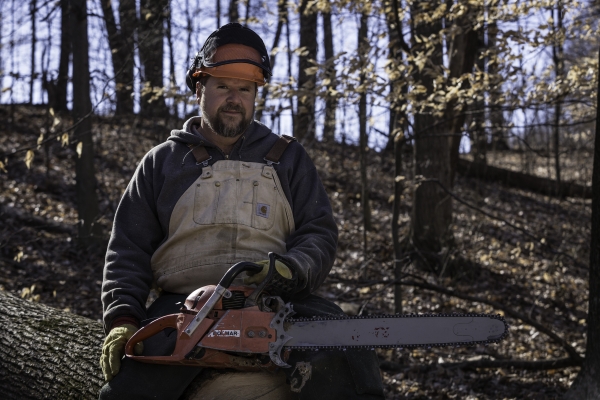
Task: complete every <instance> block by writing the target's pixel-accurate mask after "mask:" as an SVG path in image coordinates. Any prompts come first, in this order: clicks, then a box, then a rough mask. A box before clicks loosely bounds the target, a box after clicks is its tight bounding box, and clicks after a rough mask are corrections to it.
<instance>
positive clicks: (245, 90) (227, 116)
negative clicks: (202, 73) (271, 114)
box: [197, 77, 256, 137]
mask: <svg viewBox="0 0 600 400" xmlns="http://www.w3.org/2000/svg"><path fill="white" fill-rule="evenodd" d="M200 90H201V91H202V92H201V93H197V95H198V96H201V98H200V110H201V111H202V119H203V120H204V122H205V123H206V124H207V125H208V127H209V128H210V129H212V131H213V132H215V133H216V134H217V135H220V136H223V137H235V136H239V135H241V134H242V133H244V131H245V130H246V128H248V126H249V125H250V124H251V123H252V120H253V118H254V99H255V96H256V84H255V83H254V82H250V81H246V80H242V79H235V78H216V77H209V78H208V80H207V81H206V85H205V86H203V87H202V88H201V89H200Z"/></svg>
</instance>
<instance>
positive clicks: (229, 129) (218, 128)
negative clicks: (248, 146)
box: [202, 104, 254, 138]
mask: <svg viewBox="0 0 600 400" xmlns="http://www.w3.org/2000/svg"><path fill="white" fill-rule="evenodd" d="M223 111H236V112H239V113H240V114H241V116H242V120H241V121H240V122H239V123H238V124H234V122H233V121H231V119H230V118H229V117H227V116H224V115H223V114H222V112H223ZM245 115H246V110H245V109H244V107H242V106H241V105H231V104H229V105H224V106H222V107H219V108H218V109H217V112H216V114H215V115H214V116H212V117H211V116H210V115H208V114H207V113H206V111H205V108H204V107H202V119H203V120H204V121H205V122H206V123H207V125H208V127H209V128H210V129H212V130H213V132H215V133H216V134H217V135H219V136H223V137H227V138H230V137H236V136H238V135H241V134H242V133H244V131H245V130H246V129H247V128H248V126H250V124H251V123H252V120H253V119H254V106H252V114H250V117H249V118H244V116H245ZM227 120H229V121H227Z"/></svg>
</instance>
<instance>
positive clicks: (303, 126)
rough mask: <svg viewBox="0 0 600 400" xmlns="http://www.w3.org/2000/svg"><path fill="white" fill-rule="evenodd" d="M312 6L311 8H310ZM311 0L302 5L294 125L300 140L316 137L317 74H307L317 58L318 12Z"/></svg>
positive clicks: (304, 0) (295, 133)
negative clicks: (296, 105)
mask: <svg viewBox="0 0 600 400" xmlns="http://www.w3.org/2000/svg"><path fill="white" fill-rule="evenodd" d="M309 6H311V8H309ZM312 6H313V3H312V2H311V1H309V0H302V2H301V3H300V9H299V12H300V48H301V49H303V50H302V52H301V53H300V55H299V57H298V92H297V98H298V110H297V112H296V121H295V123H294V136H295V137H297V138H298V140H312V139H314V137H315V85H316V80H317V76H316V74H307V71H306V70H307V69H308V68H310V67H312V66H314V64H313V63H312V62H311V60H315V59H316V58H317V12H316V11H315V10H314V8H313V7H312Z"/></svg>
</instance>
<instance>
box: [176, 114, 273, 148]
mask: <svg viewBox="0 0 600 400" xmlns="http://www.w3.org/2000/svg"><path fill="white" fill-rule="evenodd" d="M201 121H202V117H192V118H190V119H188V120H187V121H185V123H184V124H183V129H173V130H172V131H171V136H169V138H168V140H172V141H174V142H180V143H183V144H186V145H187V144H200V143H203V144H209V145H212V144H211V143H210V142H209V141H208V140H207V139H206V138H205V137H204V136H202V134H201V133H200V132H199V131H198V129H197V128H198V127H199V126H200V122H201ZM270 133H271V130H270V129H269V128H267V127H266V126H265V125H263V124H261V123H260V122H258V121H257V120H254V121H252V123H251V124H250V126H248V129H246V132H245V133H244V135H243V136H244V146H248V145H249V144H251V143H253V142H255V141H257V140H260V139H262V138H264V137H265V136H267V135H269V134H270ZM213 146H214V145H213Z"/></svg>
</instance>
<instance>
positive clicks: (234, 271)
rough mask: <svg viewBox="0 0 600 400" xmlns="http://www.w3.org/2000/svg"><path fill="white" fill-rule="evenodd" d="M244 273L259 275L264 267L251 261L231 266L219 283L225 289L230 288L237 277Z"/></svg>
mask: <svg viewBox="0 0 600 400" xmlns="http://www.w3.org/2000/svg"><path fill="white" fill-rule="evenodd" d="M244 271H246V272H251V273H253V274H258V273H259V272H260V271H262V267H261V266H260V265H258V264H255V263H253V262H250V261H241V262H239V263H237V264H234V265H233V266H231V268H229V269H228V270H227V272H225V275H223V277H222V278H221V280H220V281H219V285H220V286H222V287H224V288H228V287H229V286H231V284H232V283H233V280H234V279H235V277H236V276H238V275H239V274H240V273H242V272H244Z"/></svg>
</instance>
